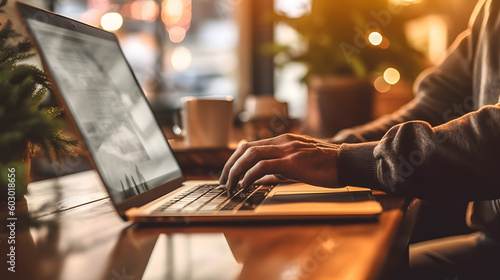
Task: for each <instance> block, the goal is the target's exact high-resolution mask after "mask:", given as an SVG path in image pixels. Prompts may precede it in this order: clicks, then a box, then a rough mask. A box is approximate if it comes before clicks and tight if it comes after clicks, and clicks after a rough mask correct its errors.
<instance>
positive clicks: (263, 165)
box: [255, 161, 269, 170]
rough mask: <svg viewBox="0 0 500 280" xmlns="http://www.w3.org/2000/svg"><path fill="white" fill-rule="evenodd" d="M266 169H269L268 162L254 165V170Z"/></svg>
mask: <svg viewBox="0 0 500 280" xmlns="http://www.w3.org/2000/svg"><path fill="white" fill-rule="evenodd" d="M268 168H269V162H268V161H259V162H258V163H257V164H255V170H266V169H268Z"/></svg>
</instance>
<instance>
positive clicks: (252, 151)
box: [245, 147, 259, 160]
mask: <svg viewBox="0 0 500 280" xmlns="http://www.w3.org/2000/svg"><path fill="white" fill-rule="evenodd" d="M258 153H259V148H257V147H250V148H248V149H247V150H246V151H245V156H246V157H247V158H248V159H249V160H253V159H254V158H256V157H257V154H258Z"/></svg>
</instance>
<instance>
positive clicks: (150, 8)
mask: <svg viewBox="0 0 500 280" xmlns="http://www.w3.org/2000/svg"><path fill="white" fill-rule="evenodd" d="M159 10H160V9H159V8H158V4H157V3H156V2H155V1H152V0H150V1H144V2H143V4H142V10H141V16H142V20H145V21H155V20H156V18H157V17H158V12H159Z"/></svg>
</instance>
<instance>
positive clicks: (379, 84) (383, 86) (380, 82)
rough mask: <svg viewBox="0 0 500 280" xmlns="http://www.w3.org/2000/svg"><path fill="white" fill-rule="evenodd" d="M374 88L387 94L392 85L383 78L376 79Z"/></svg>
mask: <svg viewBox="0 0 500 280" xmlns="http://www.w3.org/2000/svg"><path fill="white" fill-rule="evenodd" d="M373 87H374V88H375V89H376V90H377V91H378V92H387V91H389V90H390V89H391V85H389V84H388V83H387V82H386V81H385V80H384V78H383V77H382V76H380V77H378V78H376V79H375V81H374V82H373Z"/></svg>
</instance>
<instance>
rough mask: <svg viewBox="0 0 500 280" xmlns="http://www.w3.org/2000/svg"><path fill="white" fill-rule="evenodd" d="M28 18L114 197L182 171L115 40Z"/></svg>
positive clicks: (118, 199) (121, 197)
mask: <svg viewBox="0 0 500 280" xmlns="http://www.w3.org/2000/svg"><path fill="white" fill-rule="evenodd" d="M27 23H28V25H29V26H30V28H31V30H32V33H33V34H34V36H35V39H36V40H37V42H38V45H39V48H40V50H41V52H42V53H43V55H44V57H45V61H46V64H47V67H48V68H49V70H50V72H51V73H52V77H53V79H54V80H55V82H56V84H57V87H58V89H59V91H60V92H61V93H62V96H63V98H64V100H65V103H66V105H67V108H68V110H70V112H71V114H72V115H73V119H74V121H75V123H76V125H77V126H78V128H79V130H80V133H81V135H82V137H83V139H84V141H85V143H86V144H87V148H88V150H89V152H90V153H91V154H92V155H93V159H94V163H95V165H96V167H97V168H98V169H99V171H100V173H101V176H102V178H103V181H104V183H105V184H106V186H107V188H108V189H109V192H110V195H111V197H112V199H113V200H114V202H115V203H119V202H121V201H123V200H124V199H127V198H130V197H132V196H134V195H137V194H139V193H142V192H144V191H147V190H149V189H151V188H152V187H155V186H157V185H160V184H162V183H165V182H168V181H170V180H173V179H175V178H178V177H180V176H182V173H181V171H180V168H179V166H178V164H177V162H176V160H175V159H174V157H173V154H172V152H171V150H170V148H169V146H168V144H167V142H166V140H165V137H164V136H163V134H162V131H161V129H160V128H159V126H158V124H157V122H156V120H155V119H154V116H153V114H152V112H151V109H150V107H149V105H148V104H147V101H146V99H145V98H144V96H143V93H142V91H141V89H140V88H139V86H138V84H137V81H136V80H135V78H134V76H133V74H132V72H131V70H130V67H129V66H128V64H127V62H126V61H125V59H124V57H123V54H122V52H121V50H120V48H119V46H118V43H117V42H116V41H115V40H107V39H103V38H100V37H95V36H90V35H87V34H84V33H81V32H78V31H74V30H70V29H65V28H61V27H57V26H54V25H51V24H48V23H45V22H41V21H37V20H34V19H28V20H27Z"/></svg>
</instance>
